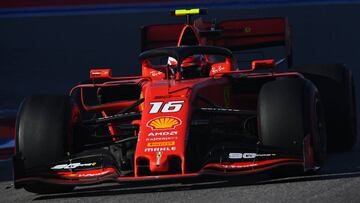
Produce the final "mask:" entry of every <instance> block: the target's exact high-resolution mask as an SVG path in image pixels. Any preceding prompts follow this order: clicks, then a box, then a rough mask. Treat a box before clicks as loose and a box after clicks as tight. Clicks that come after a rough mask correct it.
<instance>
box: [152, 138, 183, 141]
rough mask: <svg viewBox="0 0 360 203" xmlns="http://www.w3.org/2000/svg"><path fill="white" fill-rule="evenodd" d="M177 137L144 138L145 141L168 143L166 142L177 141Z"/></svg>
mask: <svg viewBox="0 0 360 203" xmlns="http://www.w3.org/2000/svg"><path fill="white" fill-rule="evenodd" d="M177 139H178V138H177V137H150V138H146V141H168V140H177Z"/></svg>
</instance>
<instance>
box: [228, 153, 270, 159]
mask: <svg viewBox="0 0 360 203" xmlns="http://www.w3.org/2000/svg"><path fill="white" fill-rule="evenodd" d="M272 156H276V154H257V153H229V159H254V158H256V157H272Z"/></svg>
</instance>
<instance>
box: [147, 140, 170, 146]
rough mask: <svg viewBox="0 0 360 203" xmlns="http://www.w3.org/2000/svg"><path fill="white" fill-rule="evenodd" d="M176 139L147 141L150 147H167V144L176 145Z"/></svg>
mask: <svg viewBox="0 0 360 203" xmlns="http://www.w3.org/2000/svg"><path fill="white" fill-rule="evenodd" d="M174 145H175V141H170V142H149V143H147V146H148V147H167V146H174Z"/></svg>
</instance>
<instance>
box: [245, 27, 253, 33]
mask: <svg viewBox="0 0 360 203" xmlns="http://www.w3.org/2000/svg"><path fill="white" fill-rule="evenodd" d="M251 31H252V28H251V27H245V28H244V32H245V33H250V32H251Z"/></svg>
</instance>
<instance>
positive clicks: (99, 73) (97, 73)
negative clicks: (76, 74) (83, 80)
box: [90, 69, 112, 79]
mask: <svg viewBox="0 0 360 203" xmlns="http://www.w3.org/2000/svg"><path fill="white" fill-rule="evenodd" d="M111 77H112V71H111V69H92V70H90V79H99V78H102V79H110V78H111Z"/></svg>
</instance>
